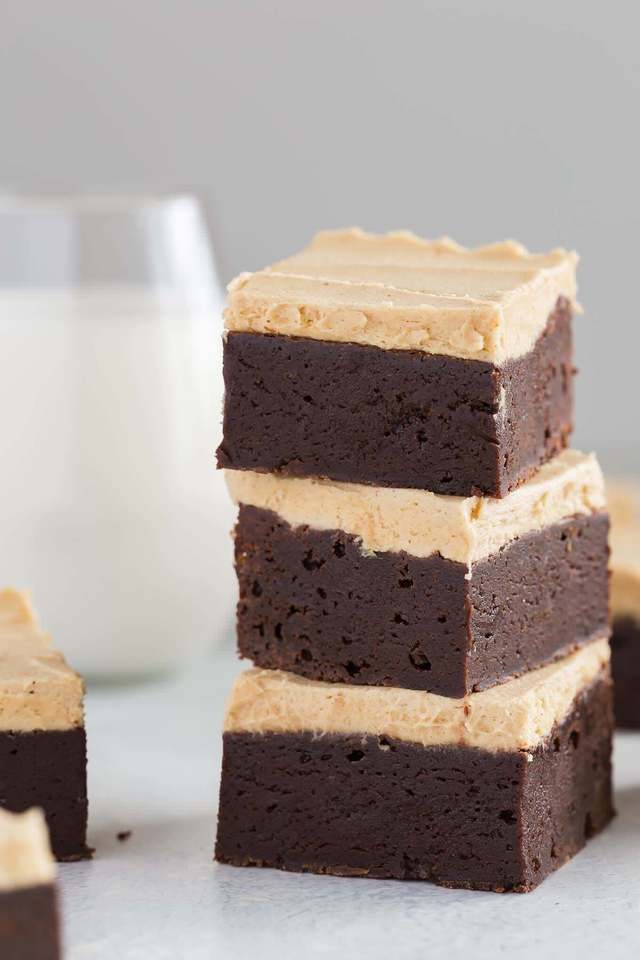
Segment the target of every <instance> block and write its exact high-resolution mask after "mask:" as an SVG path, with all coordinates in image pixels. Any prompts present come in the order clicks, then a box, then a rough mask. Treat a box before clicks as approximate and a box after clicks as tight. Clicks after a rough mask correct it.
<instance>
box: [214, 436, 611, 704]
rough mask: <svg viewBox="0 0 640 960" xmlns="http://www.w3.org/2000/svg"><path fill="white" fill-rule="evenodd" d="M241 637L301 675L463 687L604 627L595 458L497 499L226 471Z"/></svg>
mask: <svg viewBox="0 0 640 960" xmlns="http://www.w3.org/2000/svg"><path fill="white" fill-rule="evenodd" d="M227 477H228V483H229V488H230V490H231V493H232V495H233V497H234V499H236V501H237V502H238V503H239V504H240V512H239V518H238V523H237V526H236V570H237V573H238V580H239V585H240V600H239V603H238V647H239V652H240V654H241V656H243V657H247V658H248V659H250V660H253V661H254V663H256V664H257V665H258V666H261V667H267V668H271V669H279V670H286V671H291V672H293V673H297V674H300V675H302V676H305V677H308V678H309V679H312V680H327V681H338V682H344V683H356V684H383V685H388V686H395V687H409V688H413V689H417V690H427V691H430V692H432V693H437V694H441V695H443V696H452V697H461V696H464V695H465V694H467V693H471V692H473V691H477V690H481V689H485V688H487V687H490V686H492V685H493V684H495V683H500V682H504V681H506V680H508V679H510V678H512V677H514V676H518V675H520V674H522V673H525V672H526V671H527V670H531V669H534V668H536V667H539V666H541V665H542V664H544V663H547V662H549V661H552V660H554V659H558V658H560V657H562V656H564V655H566V654H567V653H569V652H571V651H572V650H574V649H576V648H577V647H579V646H581V645H583V644H585V643H588V642H589V641H590V640H592V639H593V638H594V637H595V636H597V635H600V634H602V632H603V631H605V630H606V629H607V627H608V617H609V612H608V570H607V562H608V547H607V532H608V519H607V514H606V512H605V510H604V508H605V496H604V485H603V480H602V474H601V472H600V469H599V467H598V464H597V462H596V461H595V459H594V458H593V457H592V456H585V455H584V454H580V453H578V452H576V451H565V452H564V453H562V454H561V455H559V456H558V457H557V458H555V459H554V460H553V461H551V462H550V463H548V464H546V465H544V466H543V467H542V468H540V470H539V471H538V472H537V473H536V474H535V475H534V477H533V478H531V479H530V480H529V481H527V483H525V484H524V485H523V486H521V487H519V488H518V489H517V490H515V491H513V492H512V493H511V494H509V495H508V496H507V497H506V498H504V499H501V500H498V499H493V500H492V499H488V498H476V497H472V498H462V497H459V498H455V497H449V496H444V495H440V494H433V493H430V492H427V491H423V490H406V489H393V488H388V487H386V488H375V487H369V486H364V485H356V484H346V483H336V482H333V481H326V480H317V479H311V478H301V479H294V478H284V477H278V476H274V475H269V474H261V473H253V472H251V471H229V472H228V474H227Z"/></svg>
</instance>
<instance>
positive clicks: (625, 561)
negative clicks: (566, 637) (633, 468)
mask: <svg viewBox="0 0 640 960" xmlns="http://www.w3.org/2000/svg"><path fill="white" fill-rule="evenodd" d="M607 496H608V502H609V509H610V511H611V615H612V618H613V634H612V637H611V645H612V669H613V678H614V682H615V687H614V690H615V716H616V724H617V725H618V726H619V727H626V728H634V729H638V728H640V487H638V485H637V483H633V482H631V481H626V482H625V481H612V482H611V483H607Z"/></svg>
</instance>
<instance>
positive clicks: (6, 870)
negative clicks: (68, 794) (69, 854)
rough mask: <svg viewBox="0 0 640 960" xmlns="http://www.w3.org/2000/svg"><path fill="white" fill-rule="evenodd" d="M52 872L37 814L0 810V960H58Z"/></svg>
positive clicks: (45, 836)
mask: <svg viewBox="0 0 640 960" xmlns="http://www.w3.org/2000/svg"><path fill="white" fill-rule="evenodd" d="M55 881H56V868H55V863H54V861H53V857H52V855H51V846H50V843H49V836H48V832H47V826H46V822H45V818H44V815H43V812H42V810H40V809H36V808H34V809H31V810H28V811H27V812H25V813H20V814H13V813H7V812H5V811H3V810H0V957H2V960H58V958H59V957H60V933H59V924H58V904H57V895H56V887H55Z"/></svg>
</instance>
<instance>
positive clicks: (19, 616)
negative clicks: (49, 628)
mask: <svg viewBox="0 0 640 960" xmlns="http://www.w3.org/2000/svg"><path fill="white" fill-rule="evenodd" d="M83 697H84V686H83V683H82V680H81V678H80V677H79V676H78V674H77V673H75V672H74V671H73V670H71V668H70V667H69V666H68V665H67V663H66V661H65V659H64V657H63V656H62V654H61V653H58V651H56V650H54V649H53V648H52V646H51V638H50V637H49V635H48V634H47V633H44V632H43V631H42V629H41V628H40V625H39V623H38V620H37V617H36V614H35V612H34V610H33V607H32V605H31V601H30V599H29V596H28V595H27V594H26V593H24V592H23V591H19V590H13V589H5V590H2V591H0V730H15V731H19V732H22V733H24V732H28V731H33V730H70V729H73V728H74V727H79V726H82V725H83V722H84V709H83Z"/></svg>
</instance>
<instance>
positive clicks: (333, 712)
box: [216, 640, 613, 892]
mask: <svg viewBox="0 0 640 960" xmlns="http://www.w3.org/2000/svg"><path fill="white" fill-rule="evenodd" d="M595 651H598V653H597V656H595V657H594V656H592V655H593V653H594V652H595ZM589 657H591V662H590V663H588V660H589ZM606 657H607V643H606V640H603V641H601V642H596V643H595V644H592V645H591V647H590V648H585V649H584V650H582V651H580V652H579V653H577V654H574V655H573V657H569V658H567V660H566V661H565V662H564V663H563V665H562V666H560V667H558V666H557V665H554V666H552V667H545V668H543V669H542V670H541V671H535V673H534V674H529V675H528V677H525V678H522V680H514V681H511V682H510V684H506V685H504V686H502V687H499V688H494V689H493V690H491V691H486V692H484V693H477V694H472V695H471V696H470V697H469V698H467V701H465V702H464V703H461V702H460V701H446V700H445V701H442V698H433V697H432V695H430V694H424V693H415V692H408V691H404V695H405V696H407V695H411V696H413V697H414V698H416V697H417V698H430V697H431V698H432V700H434V701H441V703H444V704H447V703H448V704H458V705H459V706H458V708H457V713H458V720H457V722H456V725H455V728H454V729H453V730H450V729H449V727H448V723H449V720H450V717H449V715H446V716H443V714H442V713H441V712H438V707H439V706H440V704H438V703H434V705H433V707H432V708H426V707H425V708H424V710H423V711H422V713H423V714H424V716H421V709H420V706H419V705H418V706H415V705H414V708H413V711H412V710H411V707H410V706H409V707H406V708H405V704H404V702H403V700H402V698H401V696H400V694H401V692H400V691H396V690H390V689H388V688H385V689H382V690H380V693H379V695H378V696H377V698H376V699H375V700H374V701H372V702H371V703H369V704H366V703H364V704H363V703H362V702H360V703H358V702H357V696H356V698H352V697H351V693H352V692H353V691H355V692H356V695H358V694H360V699H361V701H362V699H364V698H366V696H367V693H368V691H369V690H371V689H372V688H362V687H360V688H358V687H346V686H343V685H337V684H333V685H326V684H314V683H313V681H303V680H297V681H293V683H294V685H295V686H297V687H300V686H304V687H306V688H309V687H311V686H315V687H317V688H320V689H319V690H318V692H317V694H316V695H312V696H309V697H308V702H307V703H305V702H304V699H303V697H301V696H300V695H299V694H298V693H297V691H296V690H295V689H293V688H292V687H291V686H289V685H288V684H289V683H290V682H291V681H288V680H287V679H286V677H287V676H290V675H285V674H278V673H275V672H273V671H252V672H251V673H254V674H258V675H259V677H258V678H254V679H253V680H250V681H249V684H248V685H247V682H246V681H245V683H244V685H243V681H242V678H241V680H240V685H239V687H237V688H236V695H235V697H234V698H232V702H231V707H230V714H229V716H228V718H227V728H226V732H225V735H224V759H223V771H222V786H221V792H220V811H219V822H218V837H217V845H216V857H217V859H218V860H220V861H222V862H224V863H231V864H235V865H238V866H270V867H279V868H281V869H286V870H297V871H311V872H315V873H333V874H339V875H342V876H362V877H381V878H397V879H414V880H430V881H432V882H435V883H439V884H442V885H445V886H451V887H467V888H472V889H479V890H496V891H499V892H505V891H517V892H524V891H528V890H531V889H533V888H534V887H535V886H537V885H538V884H539V883H540V882H541V881H542V880H543V879H544V878H545V877H546V876H548V875H549V873H551V872H552V871H553V870H555V869H557V868H558V867H559V866H561V865H562V864H563V863H565V862H566V861H567V860H568V859H570V858H571V857H572V856H573V855H574V854H576V853H577V852H578V851H579V850H580V849H581V848H582V847H583V846H584V844H585V842H586V841H587V840H588V839H589V838H590V837H591V836H593V835H594V834H595V833H597V832H599V831H600V830H601V829H603V827H605V826H606V824H607V823H608V822H609V820H610V819H611V816H612V812H613V810H612V799H611V761H610V754H611V735H612V724H613V717H612V709H611V697H612V691H611V683H610V679H609V674H608V669H607V667H606ZM554 670H559V671H560V674H562V672H564V677H562V676H559V677H557V678H556V679H557V680H559V682H558V683H556V682H555V681H554V680H553V677H551V676H550V671H551V673H553V671H554ZM572 672H574V673H575V677H574V678H573V680H574V681H575V682H570V683H567V680H568V678H569V677H570V675H571V674H572ZM536 675H537V677H538V679H537V680H536V681H535V683H534V685H533V686H532V685H531V678H532V677H535V676H536ZM265 677H266V679H264V681H263V682H264V684H265V687H269V686H270V687H271V689H270V690H266V689H265V688H263V689H262V690H260V681H261V680H263V678H265ZM536 684H537V690H536ZM563 684H565V686H568V687H570V692H567V690H566V689H565V691H564V693H563V695H560V693H559V690H560V688H561V687H562V686H563ZM518 685H520V686H519V689H518V693H514V694H511V693H510V692H509V691H507V688H508V687H511V688H513V687H516V686H518ZM338 687H339V689H337V688H338ZM332 691H333V696H334V699H333V700H332V702H331V703H327V699H328V698H330V697H331V692H332ZM303 692H304V693H307V692H308V689H307V690H306V691H303ZM505 692H506V694H507V695H506V696H505ZM496 693H498V694H499V695H500V694H501V695H502V696H501V698H500V699H499V700H496V702H495V703H493V705H492V706H491V709H488V708H487V705H486V698H487V697H489V698H491V697H494V698H495V695H496ZM536 693H538V694H539V696H538V697H536ZM247 694H250V696H249V699H248V700H247V699H246V696H247ZM545 694H546V696H547V699H546V704H547V708H546V709H542V708H541V709H540V710H538V709H537V708H534V706H533V703H534V702H537V703H538V704H540V702H542V700H543V699H544V697H545ZM567 697H570V700H569V702H567ZM240 698H244V699H245V704H246V708H243V707H242V706H241V705H240ZM474 698H475V699H474ZM478 698H485V706H484V707H483V708H480V707H477V706H476V704H477V703H478ZM265 701H267V702H265ZM385 702H387V703H388V707H387V708H386V709H384V708H383V707H381V705H384V703H385ZM550 702H551V703H552V704H553V709H551V708H549V703H550ZM465 708H466V710H467V711H468V714H467V721H466V723H467V726H466V728H465V713H464V711H465ZM476 713H477V715H478V716H477V721H475V722H474V717H475V715H476ZM250 714H252V717H253V719H252V720H251V719H250ZM364 718H368V719H371V718H374V723H375V729H373V730H368V729H366V728H365V727H364V726H362V727H361V728H360V729H357V728H358V726H359V721H361V720H362V719H364ZM403 721H405V722H404V724H403ZM307 723H309V724H310V725H309V726H307ZM243 728H245V729H243ZM394 730H395V733H394ZM411 730H413V736H414V739H411V737H410V736H409V737H407V733H408V732H409V731H411ZM465 730H466V737H465ZM419 737H422V739H423V740H427V741H428V742H427V743H424V742H416V738H419ZM439 739H441V740H442V742H439Z"/></svg>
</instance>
